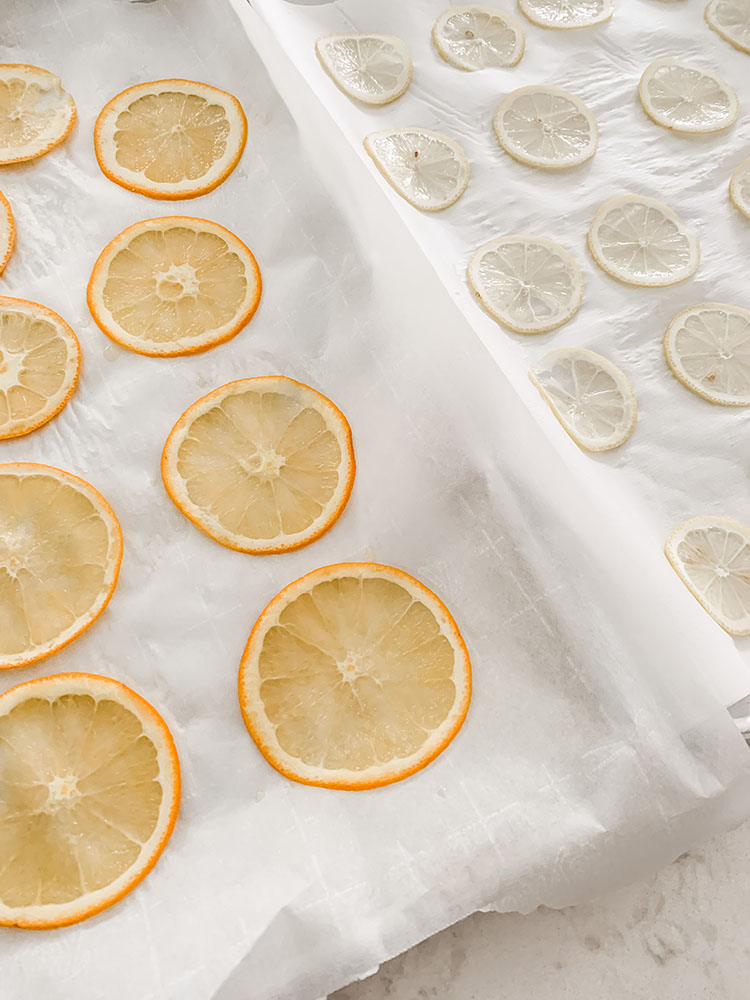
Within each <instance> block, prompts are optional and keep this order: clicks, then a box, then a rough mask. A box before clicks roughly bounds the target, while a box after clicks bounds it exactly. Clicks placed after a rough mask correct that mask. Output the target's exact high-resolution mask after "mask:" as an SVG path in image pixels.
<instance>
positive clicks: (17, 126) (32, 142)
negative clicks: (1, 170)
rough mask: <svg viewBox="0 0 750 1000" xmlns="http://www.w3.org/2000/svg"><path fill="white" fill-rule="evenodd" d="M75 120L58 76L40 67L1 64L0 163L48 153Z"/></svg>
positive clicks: (73, 105) (70, 104) (62, 137)
mask: <svg viewBox="0 0 750 1000" xmlns="http://www.w3.org/2000/svg"><path fill="white" fill-rule="evenodd" d="M75 120H76V106H75V104H74V102H73V98H72V97H71V96H70V94H67V93H66V92H65V91H64V90H63V88H62V84H61V82H60V77H59V76H55V74H54V73H50V72H49V71H48V70H46V69H40V68H39V66H26V65H23V64H21V63H9V64H5V65H0V164H3V163H20V162H22V161H23V160H35V159H36V158H37V156H43V155H44V154H45V153H49V151H50V150H51V149H54V148H55V146H59V145H60V143H61V142H62V141H63V140H64V139H66V138H67V137H68V135H69V134H70V132H71V129H72V128H73V125H74V124H75Z"/></svg>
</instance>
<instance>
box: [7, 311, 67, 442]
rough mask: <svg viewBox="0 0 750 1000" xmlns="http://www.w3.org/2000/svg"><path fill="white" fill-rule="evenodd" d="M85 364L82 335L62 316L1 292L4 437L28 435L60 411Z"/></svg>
mask: <svg viewBox="0 0 750 1000" xmlns="http://www.w3.org/2000/svg"><path fill="white" fill-rule="evenodd" d="M80 367H81V348H80V345H79V343H78V338H77V337H76V335H75V334H74V333H73V331H72V330H71V329H70V327H69V326H68V324H67V323H66V322H65V320H64V319H62V317H61V316H58V315H57V313H55V312H52V310H51V309H47V308H46V307H45V306H40V305H38V304H37V303H36V302H26V301H25V300H24V299H11V298H6V297H4V296H0V439H2V438H13V437H20V436H21V435H22V434H28V433H29V432H30V431H33V430H36V428H37V427H41V426H42V424H46V423H47V421H48V420H51V419H52V418H53V417H54V416H56V415H57V414H58V413H59V412H60V410H62V408H63V406H65V404H66V403H67V402H68V400H69V399H70V397H71V395H72V394H73V390H74V389H75V387H76V383H77V382H78V373H79V371H80Z"/></svg>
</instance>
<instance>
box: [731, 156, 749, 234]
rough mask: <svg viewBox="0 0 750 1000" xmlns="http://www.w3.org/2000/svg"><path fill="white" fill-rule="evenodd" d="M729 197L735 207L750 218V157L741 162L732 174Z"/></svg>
mask: <svg viewBox="0 0 750 1000" xmlns="http://www.w3.org/2000/svg"><path fill="white" fill-rule="evenodd" d="M729 197H730V198H731V199H732V203H733V204H734V206H735V208H737V209H738V210H739V211H740V212H742V214H743V215H746V216H747V217H748V219H750V159H748V160H744V161H743V162H742V163H740V165H739V167H737V169H736V170H735V172H734V173H733V174H732V179H731V181H730V182H729Z"/></svg>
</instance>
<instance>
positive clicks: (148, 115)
mask: <svg viewBox="0 0 750 1000" xmlns="http://www.w3.org/2000/svg"><path fill="white" fill-rule="evenodd" d="M246 138H247V119H246V118H245V113H244V111H243V110H242V105H241V104H240V102H239V101H238V100H237V98H236V97H232V95H231V94H227V93H226V92H225V91H223V90H218V89H217V88H216V87H211V86H210V85H209V84H207V83H195V82H194V81H192V80H155V81H154V82H152V83H139V84H137V85H136V86H135V87H128V89H127V90H124V91H123V92H122V93H121V94H118V95H117V96H116V97H113V98H112V100H111V101H109V103H108V104H105V105H104V108H103V109H102V111H101V113H100V115H99V117H98V118H97V120H96V126H95V128H94V150H95V152H96V158H97V160H98V161H99V166H100V167H101V169H102V171H103V172H104V173H105V174H106V175H107V177H109V179H110V180H112V181H114V182H115V184H119V185H120V186H121V187H124V188H127V189H128V190H129V191H137V192H138V193H139V194H145V195H147V196H148V197H149V198H171V199H178V198H195V197H197V196H198V195H201V194H206V192H207V191H213V189H214V188H215V187H218V186H219V184H221V182H222V181H223V180H226V178H227V177H228V176H229V175H230V174H231V172H232V171H233V170H234V168H235V167H236V166H237V163H238V162H239V159H240V156H242V150H243V149H244V148H245V140H246Z"/></svg>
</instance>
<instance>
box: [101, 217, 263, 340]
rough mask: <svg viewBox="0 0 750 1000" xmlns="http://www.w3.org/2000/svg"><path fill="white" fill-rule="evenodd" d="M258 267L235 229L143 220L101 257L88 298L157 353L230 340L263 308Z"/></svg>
mask: <svg viewBox="0 0 750 1000" xmlns="http://www.w3.org/2000/svg"><path fill="white" fill-rule="evenodd" d="M260 292H261V279H260V271H259V269H258V264H257V262H256V260H255V257H253V255H252V253H251V252H250V250H249V249H248V247H246V246H245V244H244V243H243V242H242V240H240V239H238V238H237V237H236V236H235V235H234V233H230V231H229V230H228V229H225V228H224V227H223V226H219V225H217V224H216V223H215V222H207V221H206V220H205V219H192V218H189V217H187V216H180V215H173V216H168V217H167V218H163V219H147V220H146V221H145V222H136V223H135V225H133V226H129V227H128V228H127V229H125V230H123V232H121V233H120V235H119V236H116V237H115V238H114V239H113V240H112V242H111V243H108V244H107V246H106V247H105V248H104V249H103V250H102V252H101V253H100V254H99V258H98V259H97V261H96V264H95V265H94V270H93V272H92V274H91V278H90V280H89V286H88V293H87V300H88V304H89V309H90V310H91V315H92V316H93V317H94V319H95V320H96V323H97V325H98V326H99V327H100V328H101V329H102V330H103V331H104V333H106V334H107V336H108V337H111V338H112V340H114V341H116V342H117V343H118V344H121V345H122V346H123V347H127V348H129V349H130V350H131V351H135V352H136V353H137V354H148V355H150V356H152V357H173V356H174V355H178V354H193V353H195V352H196V351H206V350H208V349H209V348H210V347H215V346H216V345H217V344H222V343H224V341H226V340H230V339H231V338H232V337H234V336H235V335H236V334H238V333H239V332H240V330H241V329H242V327H243V326H245V324H246V323H248V322H249V320H250V318H251V317H252V315H253V313H254V312H255V310H256V309H257V308H258V302H259V301H260Z"/></svg>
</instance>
